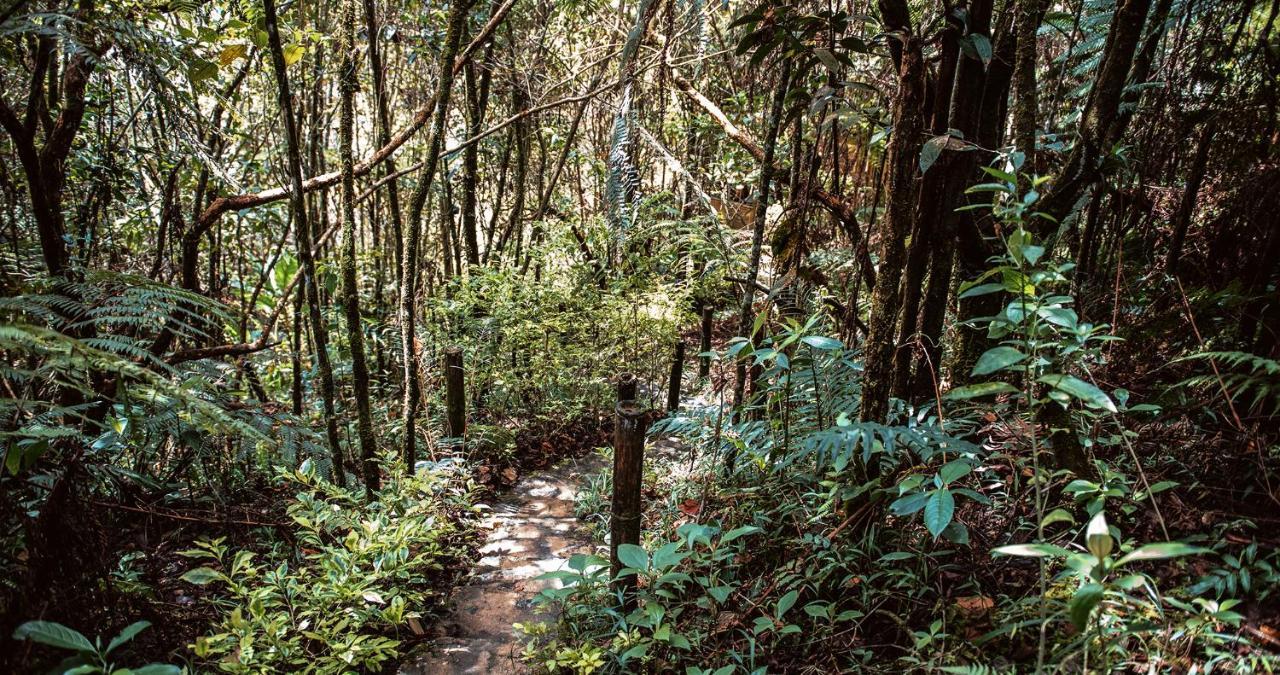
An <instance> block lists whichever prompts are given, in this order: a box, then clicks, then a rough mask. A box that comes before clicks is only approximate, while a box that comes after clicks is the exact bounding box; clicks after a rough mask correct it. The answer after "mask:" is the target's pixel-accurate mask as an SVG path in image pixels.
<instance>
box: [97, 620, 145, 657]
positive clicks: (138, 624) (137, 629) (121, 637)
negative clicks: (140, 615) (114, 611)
mask: <svg viewBox="0 0 1280 675" xmlns="http://www.w3.org/2000/svg"><path fill="white" fill-rule="evenodd" d="M150 626H151V622H150V621H135V622H134V623H131V624H129V625H128V626H125V628H124V630H122V631H120V633H119V634H118V635H116V636H115V637H114V638H112V639H111V642H110V643H109V644H107V651H106V652H104V653H105V654H110V653H111V652H113V651H115V649H116V648H117V647H119V646H120V645H122V644H124V643H126V642H128V641H130V640H132V639H133V638H135V637H137V636H138V633H141V632H142V631H144V630H146V629H147V628H149V627H150Z"/></svg>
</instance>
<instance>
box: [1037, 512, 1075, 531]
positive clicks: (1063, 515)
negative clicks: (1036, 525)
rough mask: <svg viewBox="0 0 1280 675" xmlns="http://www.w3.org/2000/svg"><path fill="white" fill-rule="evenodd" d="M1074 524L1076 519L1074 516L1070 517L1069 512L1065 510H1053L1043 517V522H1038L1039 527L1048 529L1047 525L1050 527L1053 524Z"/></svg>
mask: <svg viewBox="0 0 1280 675" xmlns="http://www.w3.org/2000/svg"><path fill="white" fill-rule="evenodd" d="M1074 522H1076V519H1075V517H1074V516H1072V515H1071V512H1070V511H1067V510H1066V509H1054V510H1052V511H1050V512H1049V514H1048V515H1046V516H1045V517H1044V520H1042V521H1040V526H1041V527H1048V526H1049V525H1052V524H1054V523H1074Z"/></svg>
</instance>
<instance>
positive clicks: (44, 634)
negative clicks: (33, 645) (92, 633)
mask: <svg viewBox="0 0 1280 675" xmlns="http://www.w3.org/2000/svg"><path fill="white" fill-rule="evenodd" d="M13 639H15V640H32V641H34V642H39V643H40V644H42V645H49V646H50V647H57V648H59V649H70V650H72V651H76V652H80V653H81V654H96V653H97V650H96V649H94V647H93V643H92V642H89V638H87V637H85V636H84V635H83V634H81V633H80V631H77V630H72V629H70V628H67V627H66V626H64V625H62V624H60V623H56V622H53V621H28V622H26V623H24V624H22V625H21V626H18V630H16V631H14V632H13Z"/></svg>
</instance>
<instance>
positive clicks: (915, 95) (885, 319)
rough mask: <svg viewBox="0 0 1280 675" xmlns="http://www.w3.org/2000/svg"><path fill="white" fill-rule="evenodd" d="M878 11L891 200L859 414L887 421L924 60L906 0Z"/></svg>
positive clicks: (889, 0) (885, 3)
mask: <svg viewBox="0 0 1280 675" xmlns="http://www.w3.org/2000/svg"><path fill="white" fill-rule="evenodd" d="M880 13H881V16H882V18H883V19H884V23H885V27H886V28H887V29H889V37H888V39H889V40H890V41H891V42H890V45H891V51H892V52H893V53H894V55H895V62H896V65H897V85H898V86H897V93H896V95H895V96H894V101H893V135H892V137H891V138H890V139H889V146H888V148H887V149H886V150H885V152H886V154H887V158H886V160H885V161H886V162H887V164H888V170H889V185H888V193H889V199H888V204H887V209H886V210H885V218H884V229H883V231H882V232H881V234H880V241H881V247H882V248H881V253H880V271H879V273H878V274H877V276H878V277H879V279H880V282H879V283H877V284H876V287H875V290H874V291H873V292H872V295H871V316H870V320H869V321H868V323H867V328H868V332H867V342H866V348H865V350H864V352H863V359H864V369H865V370H864V372H865V374H864V376H863V384H862V405H861V409H860V411H859V414H860V417H861V419H863V420H866V421H873V422H883V421H884V419H885V417H886V415H888V413H889V392H890V388H891V386H892V384H893V382H892V378H893V355H894V345H895V339H894V331H895V328H896V327H897V319H898V316H899V312H900V309H901V308H900V306H899V303H900V299H901V297H902V286H901V280H900V277H901V276H902V270H903V266H904V264H905V262H906V261H905V254H906V244H905V242H906V239H907V234H908V233H909V232H910V231H911V228H912V222H913V220H914V217H915V181H916V176H917V175H918V173H919V169H918V166H919V157H920V147H921V137H922V136H923V133H924V121H925V118H924V113H925V109H924V59H923V55H922V54H921V40H920V38H919V37H917V36H916V35H915V34H914V31H913V29H912V26H911V20H910V14H909V13H908V10H907V6H906V2H905V0H881V2H880Z"/></svg>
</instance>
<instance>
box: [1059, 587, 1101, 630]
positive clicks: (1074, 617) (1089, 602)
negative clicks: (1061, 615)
mask: <svg viewBox="0 0 1280 675" xmlns="http://www.w3.org/2000/svg"><path fill="white" fill-rule="evenodd" d="M1099 602H1102V585H1101V584H1085V585H1083V586H1081V587H1080V590H1078V591H1076V594H1075V595H1073V596H1071V602H1069V603H1067V609H1068V611H1069V612H1070V614H1071V623H1073V624H1075V627H1076V628H1077V629H1079V630H1084V628H1085V626H1087V625H1089V613H1090V612H1092V611H1093V608H1094V607H1097V606H1098V603H1099Z"/></svg>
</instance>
